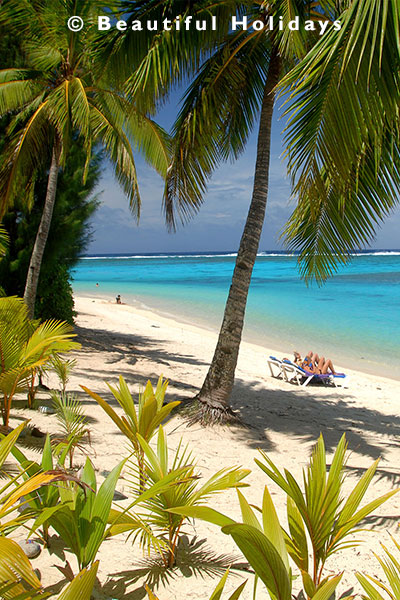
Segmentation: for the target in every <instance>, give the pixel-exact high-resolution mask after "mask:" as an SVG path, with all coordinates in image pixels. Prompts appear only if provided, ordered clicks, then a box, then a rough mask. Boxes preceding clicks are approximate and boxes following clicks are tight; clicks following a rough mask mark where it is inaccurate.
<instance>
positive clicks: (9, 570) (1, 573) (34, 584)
mask: <svg viewBox="0 0 400 600" xmlns="http://www.w3.org/2000/svg"><path fill="white" fill-rule="evenodd" d="M41 590H42V586H41V583H40V581H39V579H38V577H37V575H36V573H35V572H34V570H33V568H32V565H31V563H30V562H29V560H28V559H27V557H26V555H25V553H24V551H23V550H22V548H20V547H19V546H18V544H17V543H16V542H14V541H13V540H10V539H7V538H5V537H0V597H1V598H4V600H12V599H18V597H20V598H21V597H23V599H24V600H25V598H27V600H31V599H32V598H33V597H35V598H38V594H39V592H40V591H41ZM27 591H29V595H28V597H26V596H22V595H23V594H26V592H27ZM41 597H42V596H41ZM45 597H46V596H45Z"/></svg>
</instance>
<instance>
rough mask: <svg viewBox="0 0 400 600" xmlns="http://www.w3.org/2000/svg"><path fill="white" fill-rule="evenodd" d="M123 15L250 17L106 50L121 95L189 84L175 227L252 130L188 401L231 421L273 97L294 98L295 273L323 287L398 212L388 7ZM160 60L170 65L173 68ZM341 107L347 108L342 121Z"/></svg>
mask: <svg viewBox="0 0 400 600" xmlns="http://www.w3.org/2000/svg"><path fill="white" fill-rule="evenodd" d="M122 5H123V10H124V14H125V15H128V17H129V18H128V28H127V30H128V31H129V28H130V24H131V23H132V22H133V21H134V20H136V19H141V18H143V19H144V18H146V19H155V20H156V19H158V20H161V19H162V18H164V17H168V18H169V19H170V20H171V21H172V22H173V23H174V22H175V21H176V20H178V19H180V20H181V21H183V20H184V18H185V17H186V16H187V15H188V14H191V15H193V18H206V19H211V15H218V18H219V21H218V22H219V23H229V15H232V14H235V11H237V14H238V16H239V17H242V16H243V15H245V16H246V17H247V19H248V25H249V27H248V29H247V30H240V31H238V32H234V31H229V30H228V28H224V27H223V26H222V27H218V31H215V32H213V31H212V29H211V27H208V29H207V32H206V33H204V32H202V33H203V34H204V35H203V36H202V37H201V36H199V35H198V34H196V32H194V31H193V32H192V31H191V32H190V35H189V34H188V32H187V31H185V30H184V28H181V30H180V31H176V30H174V31H173V35H171V32H170V31H167V32H164V33H162V32H157V33H156V34H152V33H151V32H148V31H145V32H143V34H142V35H135V41H133V36H131V35H129V33H125V34H122V35H120V34H119V33H118V36H117V34H115V36H114V40H112V39H111V41H110V42H108V46H109V48H110V54H111V57H110V64H112V65H113V67H114V69H115V72H116V73H118V74H119V76H120V77H121V78H122V80H124V79H125V78H126V77H127V76H128V70H127V66H128V65H129V64H130V63H129V60H130V59H131V58H132V59H133V58H135V60H137V61H138V68H137V69H136V70H135V71H134V72H133V73H132V74H129V77H128V79H127V81H126V84H125V88H126V90H127V91H128V92H129V93H130V94H132V95H133V96H134V98H135V99H137V101H138V102H141V103H143V104H145V105H146V106H147V107H148V108H149V109H150V108H151V107H154V108H155V107H157V105H158V104H159V103H160V102H162V101H163V100H164V99H165V95H166V93H167V91H168V89H169V88H170V87H171V86H172V87H173V86H174V85H175V84H176V83H177V82H182V81H184V80H185V78H186V77H187V76H188V74H189V75H190V77H191V79H190V85H189V88H188V90H187V92H186V94H185V97H184V102H183V107H182V109H181V111H180V114H179V116H178V118H177V121H176V123H175V125H174V138H175V144H174V148H175V150H174V153H173V163H172V166H171V169H169V171H168V178H167V188H166V194H165V198H164V206H165V211H166V215H167V220H168V222H169V224H170V226H171V227H172V228H174V227H175V223H176V219H179V218H181V219H182V220H183V221H185V220H186V219H187V218H189V217H190V216H191V215H192V214H193V213H195V212H196V211H197V210H198V208H199V206H200V205H201V203H202V201H203V197H204V193H205V190H206V185H207V180H208V178H209V177H210V175H211V173H212V172H213V170H214V169H215V167H216V166H217V165H218V164H219V163H220V162H221V161H223V160H226V159H228V158H232V159H234V158H236V157H237V156H238V155H239V154H240V153H241V152H242V151H243V149H244V147H245V145H246V141H247V139H248V137H249V134H250V132H251V131H252V129H253V128H254V126H255V125H256V123H257V122H258V126H259V132H258V145H257V160H256V168H255V178H254V187H253V195H252V200H251V204H250V208H249V212H248V216H247V220H246V224H245V228H244V231H243V235H242V238H241V242H240V246H239V249H238V255H237V259H236V266H235V270H234V274H233V278H232V284H231V286H230V289H229V296H228V300H227V304H226V308H225V312H224V318H223V322H222V326H221V330H220V334H219V339H218V343H217V346H216V349H215V353H214V357H213V359H212V362H211V365H210V368H209V371H208V373H207V376H206V378H205V380H204V383H203V385H202V388H201V391H200V393H199V394H198V396H197V399H198V400H199V401H200V410H199V415H198V418H200V420H201V421H202V422H215V421H226V420H230V419H232V418H234V415H233V414H232V411H231V409H230V406H229V397H230V393H231V391H232V388H233V383H234V374H235V369H236V363H237V357H238V351H239V346H240V341H241V335H242V328H243V322H244V315H245V308H246V301H247V295H248V290H249V285H250V281H251V275H252V270H253V266H254V262H255V259H256V255H257V250H258V246H259V240H260V235H261V231H262V227H263V222H264V216H265V209H266V201H267V195H268V169H269V155H270V133H271V122H272V115H273V109H274V103H275V97H276V95H277V89H280V90H283V91H286V90H287V89H288V88H289V89H290V92H291V95H290V97H289V100H288V108H287V115H288V116H289V117H290V121H289V129H288V134H287V153H288V167H289V171H290V173H291V175H292V177H293V182H294V188H293V189H294V193H295V195H296V198H297V201H298V202H297V208H296V209H295V211H294V213H293V215H292V217H291V219H290V221H289V223H288V226H287V228H286V230H285V232H284V237H285V240H286V243H287V245H288V246H289V248H291V249H293V250H299V251H300V257H299V260H300V262H301V265H303V266H302V272H303V274H304V275H305V276H307V277H309V278H312V277H314V278H316V279H317V280H318V281H319V282H321V281H323V280H324V279H325V278H326V277H327V276H328V275H329V274H331V273H332V271H333V270H334V268H335V266H337V265H338V264H341V263H343V262H346V261H347V260H348V259H349V257H350V256H351V253H352V252H353V251H354V250H355V249H356V248H357V247H358V246H359V245H364V244H366V243H367V242H368V241H369V240H370V239H371V237H373V235H374V232H375V231H376V228H377V226H378V225H379V223H380V222H381V221H382V219H383V218H384V217H385V216H386V215H387V214H389V212H390V211H391V210H392V208H393V206H395V204H396V203H397V197H398V190H399V178H398V177H399V176H398V165H397V162H398V127H397V123H398V106H399V102H398V100H399V98H398V90H399V85H398V84H399V82H398V77H399V72H400V71H399V44H398V31H399V21H400V18H399V8H398V4H397V3H396V2H389V1H388V0H385V1H384V2H375V0H368V1H367V2H363V0H342V1H339V2H335V1H332V0H322V1H320V2H317V3H315V2H309V1H307V0H274V1H271V2H270V1H268V2H266V1H260V2H251V1H248V2H246V1H245V2H230V1H226V2H218V3H217V4H216V3H214V2H211V1H206V2H202V3H193V4H186V3H183V2H180V1H179V0H176V1H174V2H171V1H170V0H166V1H165V2H160V1H158V0H154V1H152V0H151V1H149V2H140V1H139V2H134V3H132V2H130V1H129V0H127V1H126V2H123V3H122ZM295 15H297V16H299V19H300V21H299V22H300V28H299V30H295V31H292V30H289V28H288V27H287V24H288V22H289V20H290V19H292V18H293V17H294V16H295ZM270 17H273V18H274V19H275V23H276V22H277V21H278V19H279V18H280V17H282V19H283V25H284V26H283V28H282V30H281V31H280V30H278V29H276V28H275V29H273V30H269V29H266V30H264V29H261V30H259V31H257V30H253V29H252V28H251V26H250V25H251V22H252V21H253V20H261V21H264V22H265V23H267V22H268V19H269V18H270ZM224 18H225V20H224ZM308 19H311V20H320V19H327V20H329V21H330V22H333V21H334V20H339V21H340V22H341V24H342V28H341V29H339V30H338V29H337V28H334V27H331V28H329V29H328V31H327V33H325V34H324V35H323V36H319V35H318V33H316V34H315V35H312V34H310V32H309V31H307V32H305V30H304V28H303V27H302V23H304V21H305V20H308ZM110 38H112V36H110ZM121 38H122V40H121ZM168 56H173V57H174V60H173V61H172V63H171V61H170V60H166V57H168ZM126 57H128V60H127V58H126ZM288 71H289V73H288ZM129 73H130V72H129ZM152 73H153V74H154V73H157V77H152V76H151V74H152ZM278 84H279V85H278ZM343 106H351V107H353V110H352V111H350V112H346V113H344V111H343V110H342V107H343ZM216 107H218V109H217V110H216ZM344 120H345V121H344ZM349 122H350V123H351V125H350V126H349ZM342 149H346V151H345V152H343V151H342ZM188 173H190V174H191V175H190V178H189V179H190V185H187V181H186V179H187V178H186V179H185V185H182V181H183V179H184V176H185V175H187V174H188Z"/></svg>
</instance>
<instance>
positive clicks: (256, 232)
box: [196, 48, 281, 423]
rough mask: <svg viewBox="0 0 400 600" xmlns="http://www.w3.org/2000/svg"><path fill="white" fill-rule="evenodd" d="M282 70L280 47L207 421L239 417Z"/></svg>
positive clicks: (205, 403) (207, 398) (208, 391)
mask: <svg viewBox="0 0 400 600" xmlns="http://www.w3.org/2000/svg"><path fill="white" fill-rule="evenodd" d="M280 70H281V60H280V57H279V54H278V50H277V49H276V48H274V49H273V50H272V52H271V58H270V65H269V72H268V77H267V81H266V84H265V89H264V97H263V102H262V107H261V115H260V125H259V132H258V143H257V161H256V168H255V174H254V186H253V196H252V199H251V204H250V208H249V212H248V215H247V220H246V224H245V227H244V231H243V235H242V239H241V241H240V246H239V250H238V254H237V258H236V263H235V270H234V272H233V277H232V284H231V287H230V290H229V295H228V299H227V302H226V306H225V312H224V318H223V322H222V326H221V330H220V333H219V338H218V342H217V347H216V349H215V353H214V357H213V360H212V362H211V365H210V368H209V371H208V373H207V376H206V378H205V380H204V383H203V386H202V388H201V390H200V392H199V394H198V396H197V399H198V400H199V401H200V402H201V408H200V415H199V417H198V418H199V420H200V421H201V422H203V423H209V422H211V423H215V422H227V421H230V420H234V418H235V417H234V414H233V412H232V409H231V408H230V406H229V396H230V394H231V392H232V388H233V383H234V378H235V370H236V364H237V360H238V354H239V347H240V341H241V337H242V330H243V323H244V315H245V311H246V303H247V296H248V291H249V286H250V281H251V275H252V272H253V267H254V263H255V260H256V257H257V252H258V247H259V243H260V237H261V232H262V227H263V223H264V216H265V208H266V204H267V196H268V179H269V160H270V149H271V148H270V147H271V143H270V142H271V124H272V114H273V109H274V100H275V86H276V85H277V83H278V80H279V76H280ZM196 418H197V417H196Z"/></svg>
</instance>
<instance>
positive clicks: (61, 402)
mask: <svg viewBox="0 0 400 600" xmlns="http://www.w3.org/2000/svg"><path fill="white" fill-rule="evenodd" d="M51 398H52V402H53V407H54V409H55V411H56V418H57V421H58V424H59V425H60V426H61V429H62V435H61V437H57V438H55V439H53V447H54V453H55V455H56V456H60V455H64V454H65V451H67V452H68V456H69V468H70V469H72V468H73V466H74V465H73V460H74V452H75V450H76V448H79V449H80V450H82V451H83V450H84V448H83V445H82V442H83V440H84V439H85V438H86V440H87V441H89V442H90V432H89V429H88V428H87V418H86V417H85V415H84V412H83V408H82V404H81V402H80V400H78V399H77V397H76V396H74V395H73V394H69V393H67V392H64V393H63V392H61V393H60V392H57V391H54V390H53V392H52V394H51Z"/></svg>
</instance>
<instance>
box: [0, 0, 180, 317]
mask: <svg viewBox="0 0 400 600" xmlns="http://www.w3.org/2000/svg"><path fill="white" fill-rule="evenodd" d="M103 5H104V3H103V2H100V1H99V0H76V1H75V2H69V1H68V0H45V1H43V0H41V1H39V0H6V2H4V3H3V5H2V10H1V13H0V25H2V26H4V27H7V28H8V30H11V31H12V32H13V33H14V34H15V36H17V39H18V40H19V42H20V44H21V48H22V51H23V54H24V56H25V67H24V68H14V69H4V70H2V71H0V117H1V116H3V115H5V114H12V115H13V116H12V120H11V123H10V125H9V127H8V140H7V141H8V143H7V146H6V149H5V150H4V153H3V156H2V164H1V166H0V218H1V216H2V215H3V214H4V212H5V210H6V209H7V208H8V207H9V206H10V205H11V204H12V202H13V201H14V199H15V198H17V197H21V196H22V197H23V198H24V199H25V202H26V203H27V205H28V206H29V204H30V203H32V199H33V190H34V183H35V176H36V174H37V173H38V172H39V171H40V170H42V169H43V168H46V167H47V168H49V171H48V183H47V192H46V199H45V204H44V208H43V214H42V218H41V222H40V225H39V229H38V232H37V236H36V240H35V244H34V247H33V251H32V256H31V261H30V265H29V269H28V275H27V280H26V286H25V293H24V300H25V302H26V304H27V306H28V310H29V315H30V317H32V316H33V313H34V305H35V298H36V289H37V284H38V279H39V274H40V266H41V262H42V257H43V252H44V248H45V244H46V240H47V236H48V232H49V228H50V224H51V218H52V213H53V207H54V202H55V195H56V189H57V178H58V173H59V170H60V168H62V167H63V165H64V164H65V159H66V156H67V154H68V148H69V144H70V141H71V139H72V136H73V135H75V134H77V133H78V134H79V136H80V137H81V139H82V140H83V144H84V148H85V151H86V165H85V175H84V177H86V173H87V169H88V166H89V161H90V156H91V148H92V146H93V145H94V144H101V145H102V146H103V148H104V150H105V152H106V154H107V156H108V158H109V159H110V161H111V163H112V164H113V166H114V170H115V174H116V177H117V179H118V181H119V183H120V184H121V186H122V188H123V190H124V192H125V194H126V196H127V197H128V199H129V204H130V208H131V210H132V212H133V214H134V215H135V216H136V217H139V212H140V197H139V191H138V186H137V178H136V170H135V162H134V157H133V147H136V148H137V149H139V150H140V151H141V152H142V153H143V154H144V156H145V158H146V160H147V161H148V162H149V163H150V164H151V165H152V166H153V167H154V168H155V169H156V170H157V171H158V172H159V173H160V174H161V175H162V176H165V174H166V171H167V168H168V164H169V153H168V136H167V135H166V133H165V132H164V131H163V130H162V129H161V128H160V127H158V126H157V125H156V124H155V123H154V122H153V121H152V120H151V119H150V118H148V117H147V116H146V114H145V113H144V112H139V111H138V110H137V108H136V107H135V106H134V105H133V104H132V102H130V101H129V100H128V98H127V97H126V96H125V95H124V94H123V93H121V92H120V91H119V90H118V87H117V86H116V85H115V81H114V80H113V74H112V73H111V72H110V70H108V71H107V69H105V68H104V60H103V59H102V58H103V55H102V53H101V47H102V40H101V39H100V38H99V35H100V34H99V32H98V31H97V28H96V27H94V26H93V19H94V18H95V16H96V15H97V14H100V13H101V12H102V8H103ZM111 5H112V3H109V6H110V8H112V6H111ZM73 15H80V16H81V17H82V18H83V20H84V22H85V23H86V24H87V27H86V30H85V31H84V32H83V33H82V34H78V33H74V32H72V31H69V29H68V28H67V26H66V23H67V21H68V18H69V17H71V16H73ZM90 24H92V25H90Z"/></svg>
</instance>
